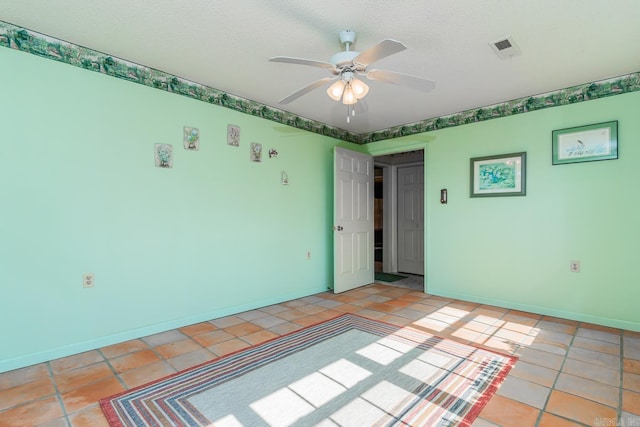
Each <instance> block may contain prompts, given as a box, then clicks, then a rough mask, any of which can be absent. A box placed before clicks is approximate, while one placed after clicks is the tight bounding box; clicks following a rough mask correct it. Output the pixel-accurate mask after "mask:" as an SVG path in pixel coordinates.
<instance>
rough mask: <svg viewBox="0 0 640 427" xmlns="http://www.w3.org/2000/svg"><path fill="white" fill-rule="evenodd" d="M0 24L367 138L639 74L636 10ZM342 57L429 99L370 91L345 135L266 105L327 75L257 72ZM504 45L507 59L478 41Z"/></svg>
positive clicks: (254, 1)
mask: <svg viewBox="0 0 640 427" xmlns="http://www.w3.org/2000/svg"><path fill="white" fill-rule="evenodd" d="M0 20H3V21H6V22H9V23H12V24H15V25H18V26H21V27H24V28H27V29H30V30H34V31H37V32H40V33H44V34H47V35H49V36H52V37H55V38H58V39H62V40H65V41H68V42H71V43H74V44H78V45H81V46H85V47H88V48H91V49H94V50H97V51H100V52H104V53H107V54H109V55H113V56H116V57H119V58H122V59H125V60H128V61H131V62H135V63H138V64H142V65H145V66H148V67H152V68H155V69H158V70H162V71H165V72H167V73H170V74H174V75H177V76H180V77H184V78H185V79H188V80H192V81H194V82H197V83H201V84H204V85H207V86H211V87H213V88H216V89H219V90H222V91H225V92H229V93H231V94H235V95H238V96H240V97H243V98H247V99H250V100H254V101H257V102H259V103H262V104H266V105H270V106H273V107H276V108H280V109H283V110H286V111H289V112H291V113H294V114H297V115H300V116H302V117H306V118H308V119H311V120H315V121H318V122H321V123H326V124H328V125H331V126H334V127H337V128H341V129H344V130H347V131H349V132H352V133H369V132H372V131H376V130H380V129H387V128H390V127H393V126H398V125H403V124H407V123H413V122H418V121H421V120H424V119H429V118H433V117H439V116H443V115H447V114H452V113H456V112H460V111H464V110H468V109H472V108H477V107H482V106H486V105H491V104H495V103H500V102H504V101H509V100H512V99H516V98H521V97H525V96H529V95H536V94H540V93H544V92H549V91H553V90H556V89H561V88H566V87H570V86H574V85H579V84H583V83H588V82H592V81H597V80H602V79H606V78H610V77H616V76H619V75H623V74H628V73H633V72H636V71H639V70H640V30H639V29H638V28H639V27H638V22H640V1H638V0H535V1H533V0H456V1H450V0H432V1H408V0H405V1H389V0H385V1H379V0H369V1H358V0H352V1H349V2H344V1H335V0H325V1H321V2H320V1H314V2H311V1H300V0H270V1H264V0H234V1H231V0H217V1H212V0H190V1H188V2H185V1H178V0H153V1H151V0H136V1H130V0H110V1H99V0H57V1H55V2H53V1H48V2H45V1H42V0H0ZM346 29H351V30H353V31H355V32H356V33H357V36H358V38H357V41H356V44H355V46H354V48H355V50H358V51H364V50H366V49H367V48H368V47H370V46H372V45H373V44H375V43H377V42H379V41H381V40H383V39H385V38H392V39H395V40H398V41H401V42H402V43H404V44H405V45H406V46H407V47H408V49H407V50H405V51H403V52H400V53H397V54H395V55H392V56H390V57H388V58H384V59H382V60H380V61H378V62H376V63H375V64H374V65H373V66H372V67H371V68H377V69H388V70H392V71H397V72H401V73H405V74H411V75H415V76H420V77H424V78H427V79H430V80H433V81H435V82H436V88H435V89H434V90H433V91H432V92H429V93H420V92H414V91H411V90H409V89H406V88H404V87H399V86H395V85H391V84H387V83H381V82H377V81H372V82H369V81H368V82H367V83H368V84H369V86H370V88H371V89H370V92H369V94H368V95H367V97H366V98H365V99H364V102H362V101H361V102H359V103H358V104H357V107H358V108H357V110H356V111H357V114H356V116H355V118H354V119H352V120H351V122H350V123H347V122H346V114H347V111H346V107H345V106H343V105H342V104H340V103H337V102H335V101H332V100H331V99H329V97H328V96H327V95H326V93H325V87H322V88H318V89H316V90H315V91H313V92H311V93H309V94H307V95H305V96H304V97H302V98H299V99H298V100H296V101H293V102H292V103H290V104H288V105H286V106H280V105H279V104H278V101H279V100H280V99H282V98H284V97H286V96H287V95H289V94H291V93H292V92H294V91H296V90H298V89H300V88H302V87H303V86H305V85H307V84H309V83H311V82H313V81H315V80H318V79H320V78H323V77H328V76H330V74H329V72H327V71H326V70H322V69H317V68H313V67H305V66H300V65H292V64H282V63H272V62H268V59H269V58H270V57H272V56H294V57H300V58H308V59H315V60H320V61H329V58H330V57H331V56H332V55H333V54H334V53H336V52H338V51H339V50H341V46H340V44H339V41H338V33H339V32H340V31H342V30H346ZM506 36H511V37H513V39H514V41H515V42H516V43H517V44H518V46H519V48H520V50H521V52H522V53H521V55H519V56H515V57H512V58H508V59H500V58H498V56H496V54H495V53H494V52H493V51H492V50H491V48H490V47H489V42H491V41H495V40H498V39H502V38H504V37H506Z"/></svg>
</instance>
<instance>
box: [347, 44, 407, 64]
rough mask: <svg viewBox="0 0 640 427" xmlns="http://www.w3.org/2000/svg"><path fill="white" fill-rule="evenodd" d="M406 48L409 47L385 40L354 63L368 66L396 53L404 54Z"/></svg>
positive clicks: (355, 59) (363, 53)
mask: <svg viewBox="0 0 640 427" xmlns="http://www.w3.org/2000/svg"><path fill="white" fill-rule="evenodd" d="M406 48H407V47H406V46H405V45H403V44H402V43H400V42H399V41H396V40H392V39H385V40H382V41H381V42H380V43H378V44H376V45H374V46H372V47H370V48H369V49H367V50H365V51H364V52H362V53H361V54H360V55H358V56H356V57H355V58H354V60H353V62H356V63H358V64H362V65H365V66H366V65H369V64H371V63H373V62H375V61H377V60H379V59H382V58H385V57H387V56H389V55H393V54H394V53H398V52H402V51H403V50H405V49H406Z"/></svg>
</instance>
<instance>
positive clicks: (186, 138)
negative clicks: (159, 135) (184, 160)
mask: <svg viewBox="0 0 640 427" xmlns="http://www.w3.org/2000/svg"><path fill="white" fill-rule="evenodd" d="M182 134H183V138H182V140H183V142H182V144H183V146H184V149H185V150H193V151H198V150H199V149H200V129H198V128H194V127H189V126H184V127H183V130H182Z"/></svg>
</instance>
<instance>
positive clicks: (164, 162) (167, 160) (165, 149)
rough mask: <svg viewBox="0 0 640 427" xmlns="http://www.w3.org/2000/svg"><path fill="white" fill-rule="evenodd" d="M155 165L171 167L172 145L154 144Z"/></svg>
mask: <svg viewBox="0 0 640 427" xmlns="http://www.w3.org/2000/svg"><path fill="white" fill-rule="evenodd" d="M154 152H155V158H156V166H157V167H159V168H172V167H173V145H171V144H156V145H155V147H154Z"/></svg>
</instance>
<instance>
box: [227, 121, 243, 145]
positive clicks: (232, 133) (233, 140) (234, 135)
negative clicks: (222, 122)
mask: <svg viewBox="0 0 640 427" xmlns="http://www.w3.org/2000/svg"><path fill="white" fill-rule="evenodd" d="M227 144H229V145H233V146H234V147H238V146H240V127H238V126H236V125H227Z"/></svg>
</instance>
